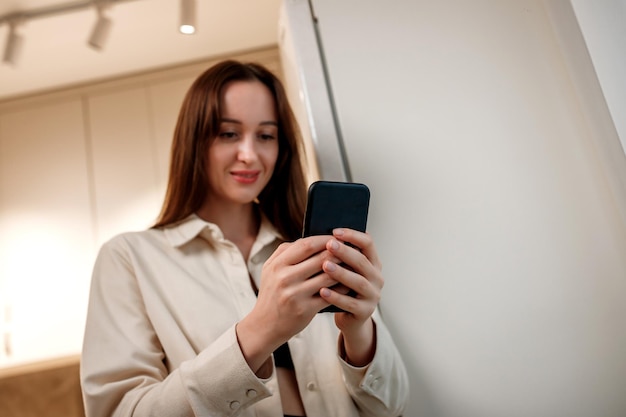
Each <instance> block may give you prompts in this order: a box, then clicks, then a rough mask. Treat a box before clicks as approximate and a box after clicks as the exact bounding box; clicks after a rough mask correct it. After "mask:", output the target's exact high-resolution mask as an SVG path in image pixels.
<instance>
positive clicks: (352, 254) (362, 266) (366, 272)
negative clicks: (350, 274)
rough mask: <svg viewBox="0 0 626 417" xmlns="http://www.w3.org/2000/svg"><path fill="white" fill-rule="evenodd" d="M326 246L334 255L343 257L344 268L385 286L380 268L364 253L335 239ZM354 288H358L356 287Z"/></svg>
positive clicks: (377, 285) (378, 285)
mask: <svg viewBox="0 0 626 417" xmlns="http://www.w3.org/2000/svg"><path fill="white" fill-rule="evenodd" d="M326 247H327V248H328V251H329V252H330V253H331V254H332V255H334V256H336V257H337V258H339V259H341V262H342V263H343V264H345V265H344V266H345V268H344V269H350V270H352V271H354V272H355V273H357V274H358V275H360V276H362V277H364V278H365V279H366V280H367V281H370V282H372V283H373V284H374V285H375V286H376V287H378V288H382V287H383V284H384V282H383V278H382V274H381V271H380V269H379V268H377V267H376V266H374V265H373V264H372V262H371V261H370V259H369V258H367V257H366V256H365V254H364V253H362V252H360V251H358V250H357V249H354V248H352V247H350V246H348V245H344V244H342V243H340V242H339V241H337V240H334V239H332V240H330V241H329V242H328V244H327V245H326ZM331 275H332V274H331ZM333 278H334V276H333ZM346 285H347V284H346ZM353 289H354V290H356V288H353Z"/></svg>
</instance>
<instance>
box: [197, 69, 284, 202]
mask: <svg viewBox="0 0 626 417" xmlns="http://www.w3.org/2000/svg"><path fill="white" fill-rule="evenodd" d="M221 100H222V102H221V104H222V106H221V108H222V114H221V115H220V126H219V133H218V135H217V137H216V138H214V139H213V141H212V143H211V145H210V147H209V154H208V168H207V171H208V172H207V175H208V184H209V195H208V200H209V201H210V203H211V204H226V205H229V204H233V203H234V204H249V203H250V202H252V201H253V200H254V199H255V198H256V197H257V196H258V195H259V194H260V193H261V191H262V190H263V189H264V188H265V186H266V185H267V183H268V182H269V180H270V178H271V177H272V173H273V172H274V165H275V164H276V159H277V158H278V120H277V116H276V111H275V104H274V98H273V97H272V94H271V92H270V91H269V89H268V88H267V87H266V86H265V85H263V84H262V83H260V82H258V81H233V82H231V83H229V84H227V85H226V86H225V88H224V90H223V92H222V97H221Z"/></svg>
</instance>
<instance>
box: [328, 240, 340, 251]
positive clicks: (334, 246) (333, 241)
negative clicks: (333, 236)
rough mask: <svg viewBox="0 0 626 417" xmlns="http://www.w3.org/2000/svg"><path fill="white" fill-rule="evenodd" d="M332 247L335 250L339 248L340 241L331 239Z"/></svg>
mask: <svg viewBox="0 0 626 417" xmlns="http://www.w3.org/2000/svg"><path fill="white" fill-rule="evenodd" d="M330 248H331V249H333V250H337V249H339V242H337V241H336V240H331V241H330Z"/></svg>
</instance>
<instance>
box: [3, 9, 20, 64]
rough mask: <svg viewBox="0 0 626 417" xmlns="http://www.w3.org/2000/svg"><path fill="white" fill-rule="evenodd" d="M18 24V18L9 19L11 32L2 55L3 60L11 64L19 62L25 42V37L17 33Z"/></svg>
mask: <svg viewBox="0 0 626 417" xmlns="http://www.w3.org/2000/svg"><path fill="white" fill-rule="evenodd" d="M18 26H19V22H18V21H17V20H11V21H9V34H8V36H7V41H6V45H5V47H4V55H3V56H2V62H4V63H6V64H9V65H16V64H17V60H18V59H19V55H20V53H21V52H22V46H23V44H24V37H23V36H22V35H20V34H19V33H17V27H18Z"/></svg>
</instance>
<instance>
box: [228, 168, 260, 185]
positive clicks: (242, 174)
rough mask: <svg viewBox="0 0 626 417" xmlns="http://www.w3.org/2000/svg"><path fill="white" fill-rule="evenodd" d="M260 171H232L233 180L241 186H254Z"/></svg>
mask: <svg viewBox="0 0 626 417" xmlns="http://www.w3.org/2000/svg"><path fill="white" fill-rule="evenodd" d="M259 174H260V171H249V170H242V171H231V175H232V176H233V179H234V180H235V181H237V182H238V183H241V184H252V183H254V182H255V181H256V180H257V179H258V178H259Z"/></svg>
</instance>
